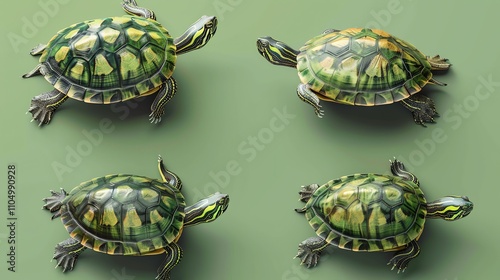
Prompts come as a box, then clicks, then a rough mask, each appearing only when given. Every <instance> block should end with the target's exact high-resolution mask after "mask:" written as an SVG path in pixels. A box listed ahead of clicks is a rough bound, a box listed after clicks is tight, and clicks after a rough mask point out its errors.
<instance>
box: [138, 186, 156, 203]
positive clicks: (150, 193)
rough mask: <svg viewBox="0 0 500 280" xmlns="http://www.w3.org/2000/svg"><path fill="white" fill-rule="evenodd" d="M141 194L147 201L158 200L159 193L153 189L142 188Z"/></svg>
mask: <svg viewBox="0 0 500 280" xmlns="http://www.w3.org/2000/svg"><path fill="white" fill-rule="evenodd" d="M140 196H141V197H142V199H143V200H144V201H145V202H146V203H154V202H156V201H157V200H158V193H157V192H156V191H154V190H151V189H142V190H141V193H140Z"/></svg>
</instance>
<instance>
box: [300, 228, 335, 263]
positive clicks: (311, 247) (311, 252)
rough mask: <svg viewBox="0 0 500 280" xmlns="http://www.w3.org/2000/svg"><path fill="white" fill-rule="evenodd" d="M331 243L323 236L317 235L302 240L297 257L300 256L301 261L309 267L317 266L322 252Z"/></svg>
mask: <svg viewBox="0 0 500 280" xmlns="http://www.w3.org/2000/svg"><path fill="white" fill-rule="evenodd" d="M328 245H330V244H329V243H327V242H326V241H325V240H323V238H321V237H318V236H315V237H311V238H308V239H306V240H304V241H302V242H301V243H300V244H299V250H298V252H297V255H296V256H295V258H300V260H301V263H300V264H305V265H306V266H307V268H312V267H315V266H316V265H317V264H318V261H319V258H320V256H321V252H322V251H323V250H324V249H325V248H326V247H328Z"/></svg>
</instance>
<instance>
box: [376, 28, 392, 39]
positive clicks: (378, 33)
mask: <svg viewBox="0 0 500 280" xmlns="http://www.w3.org/2000/svg"><path fill="white" fill-rule="evenodd" d="M372 32H373V33H375V34H377V35H379V36H382V37H391V34H389V33H387V32H385V31H384V30H380V29H372Z"/></svg>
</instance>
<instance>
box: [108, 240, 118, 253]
mask: <svg viewBox="0 0 500 280" xmlns="http://www.w3.org/2000/svg"><path fill="white" fill-rule="evenodd" d="M116 248H118V244H117V243H115V242H109V243H108V246H107V251H106V253H107V254H108V255H114V254H115V251H116Z"/></svg>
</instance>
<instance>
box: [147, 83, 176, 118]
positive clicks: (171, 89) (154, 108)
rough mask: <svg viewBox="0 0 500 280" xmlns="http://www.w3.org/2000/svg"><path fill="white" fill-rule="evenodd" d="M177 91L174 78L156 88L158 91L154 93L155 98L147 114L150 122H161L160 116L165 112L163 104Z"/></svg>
mask: <svg viewBox="0 0 500 280" xmlns="http://www.w3.org/2000/svg"><path fill="white" fill-rule="evenodd" d="M176 92H177V84H176V82H175V80H174V78H172V77H171V78H170V79H168V80H167V81H166V82H165V84H164V85H162V86H161V87H160V89H158V93H157V94H156V98H155V100H154V101H153V104H151V114H149V120H150V121H151V123H155V124H156V123H159V122H161V116H163V113H165V104H167V102H168V101H170V99H172V97H173V96H174V95H175V93H176Z"/></svg>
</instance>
